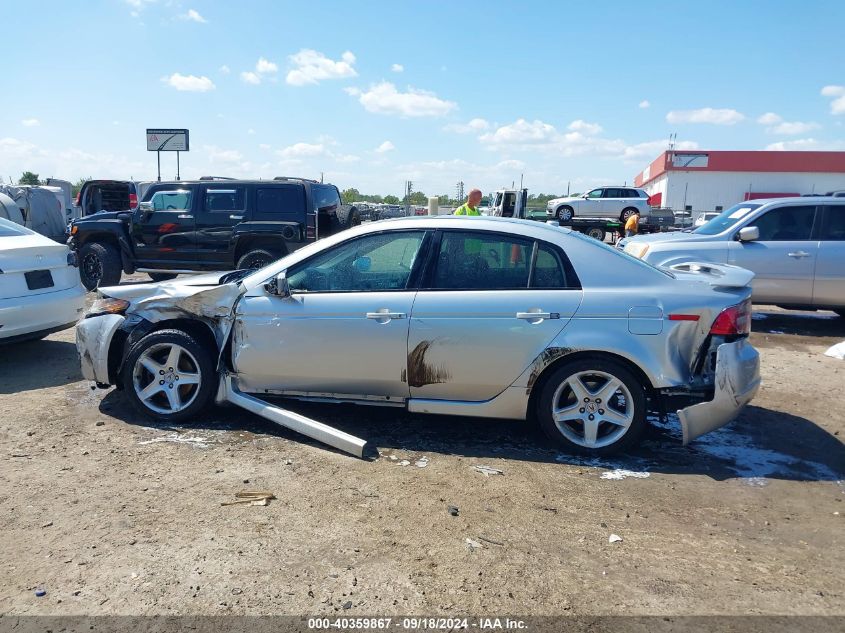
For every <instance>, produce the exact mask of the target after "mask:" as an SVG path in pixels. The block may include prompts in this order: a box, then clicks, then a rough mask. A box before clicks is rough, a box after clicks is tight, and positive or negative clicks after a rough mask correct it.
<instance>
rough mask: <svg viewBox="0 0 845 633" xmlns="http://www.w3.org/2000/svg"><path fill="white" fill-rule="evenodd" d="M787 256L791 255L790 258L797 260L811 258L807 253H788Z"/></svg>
mask: <svg viewBox="0 0 845 633" xmlns="http://www.w3.org/2000/svg"><path fill="white" fill-rule="evenodd" d="M787 255H789V256H790V257H796V258H798V259H800V258H801V257H809V256H810V253H807V252H805V251H796V252H794V253H787Z"/></svg>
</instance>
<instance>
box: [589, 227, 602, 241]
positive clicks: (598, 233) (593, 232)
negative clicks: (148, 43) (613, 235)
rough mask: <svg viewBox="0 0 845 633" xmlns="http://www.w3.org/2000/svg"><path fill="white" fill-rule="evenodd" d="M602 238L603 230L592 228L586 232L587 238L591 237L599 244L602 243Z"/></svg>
mask: <svg viewBox="0 0 845 633" xmlns="http://www.w3.org/2000/svg"><path fill="white" fill-rule="evenodd" d="M604 236H605V232H604V229H602V228H599V227H593V228H591V229H590V230H589V231H587V237H592V238H593V239H594V240H598V241H599V242H604Z"/></svg>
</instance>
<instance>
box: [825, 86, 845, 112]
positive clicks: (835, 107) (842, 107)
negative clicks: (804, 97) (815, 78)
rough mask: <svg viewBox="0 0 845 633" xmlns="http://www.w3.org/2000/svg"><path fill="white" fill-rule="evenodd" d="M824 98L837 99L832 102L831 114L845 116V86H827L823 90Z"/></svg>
mask: <svg viewBox="0 0 845 633" xmlns="http://www.w3.org/2000/svg"><path fill="white" fill-rule="evenodd" d="M822 96H824V97H835V98H834V99H833V101H831V102H830V113H831V114H845V86H825V87H824V88H822Z"/></svg>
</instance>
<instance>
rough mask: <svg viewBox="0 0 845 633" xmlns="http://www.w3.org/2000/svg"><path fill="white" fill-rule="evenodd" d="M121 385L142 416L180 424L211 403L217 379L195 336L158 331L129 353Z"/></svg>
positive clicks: (203, 348) (212, 366)
mask: <svg viewBox="0 0 845 633" xmlns="http://www.w3.org/2000/svg"><path fill="white" fill-rule="evenodd" d="M122 382H123V387H124V391H125V392H126V394H127V395H128V397H129V400H130V402H131V403H132V405H133V406H134V407H135V408H136V409H137V410H138V411H139V412H141V413H143V414H144V415H147V416H150V417H152V418H155V419H157V420H162V421H168V422H180V421H183V420H187V419H189V418H191V417H193V416H194V415H196V414H197V413H199V412H200V411H201V410H202V409H203V408H204V407H205V406H206V405H207V404H208V403H209V401H210V399H211V397H212V396H213V395H214V390H215V389H216V388H217V375H216V372H215V370H214V361H213V360H212V357H211V354H210V352H209V351H208V350H207V349H206V348H205V347H203V346H201V345H200V344H199V343H198V342H197V341H196V339H195V338H194V337H193V336H191V335H190V334H188V333H187V332H183V331H182V330H159V331H158V332H152V333H151V334H148V335H147V336H145V337H144V338H142V339H141V340H140V341H138V342H137V343H136V344H135V345H133V346H132V348H131V349H130V350H129V355H128V356H127V358H126V363H125V364H124V367H123V376H122Z"/></svg>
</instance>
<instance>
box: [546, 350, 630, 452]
mask: <svg viewBox="0 0 845 633" xmlns="http://www.w3.org/2000/svg"><path fill="white" fill-rule="evenodd" d="M611 382H614V383H616V384H617V385H618V387H617V389H616V390H615V391H614V393H613V394H612V395H610V396H609V397H610V400H608V397H605V398H602V397H601V396H602V395H603V394H602V390H603V389H606V388H609V387H612V385H611ZM573 384H575V385H576V388H575V389H573V388H572V386H571V385H573ZM628 396H630V398H628ZM585 398H588V399H589V402H586V403H585V400H584V399H585ZM579 404H580V405H583V406H580V407H579V406H578V405H579ZM608 404H610V406H608ZM553 409H554V410H557V411H558V413H559V415H558V420H559V423H556V422H555V419H554V415H553ZM536 413H537V420H538V422H539V424H540V428H542V429H543V432H544V433H545V434H546V435H547V436H548V437H549V439H551V440H552V441H553V442H555V443H556V444H557V445H558V446H560V447H561V448H563V449H565V450H567V451H570V452H575V453H581V454H588V455H611V454H613V453H617V452H620V451H626V450H628V449H630V448H633V447H634V446H636V445H637V443H638V442H639V439H640V437H641V436H642V433H643V431H644V430H645V427H646V397H645V387H644V385H643V384H642V383H641V382H640V380H639V379H638V378H637V377H636V376H634V374H632V373H631V372H630V371H629V370H628V369H626V368H625V367H624V366H622V365H620V364H619V363H616V362H614V361H611V360H606V359H604V358H585V359H582V360H576V361H572V362H570V363H566V364H565V365H563V366H561V367H559V368H558V369H556V370H555V371H554V373H553V374H552V375H551V376H550V377H549V379H548V380H546V381H545V382H544V383H543V387H542V391H541V392H540V397H539V398H538V399H537V411H536ZM567 415H568V416H572V417H566V416H567ZM590 415H593V416H594V419H593V420H592V421H590V420H588V416H590ZM611 415H612V417H613V418H614V421H613V422H611V421H608V418H610V417H611ZM588 424H589V425H590V426H591V427H592V428H593V429H594V431H595V439H594V440H593V441H592V442H591V441H590V439H591V438H589V437H588V435H587V434H585V431H586V429H587V428H590V427H588V426H587V425H588Z"/></svg>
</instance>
